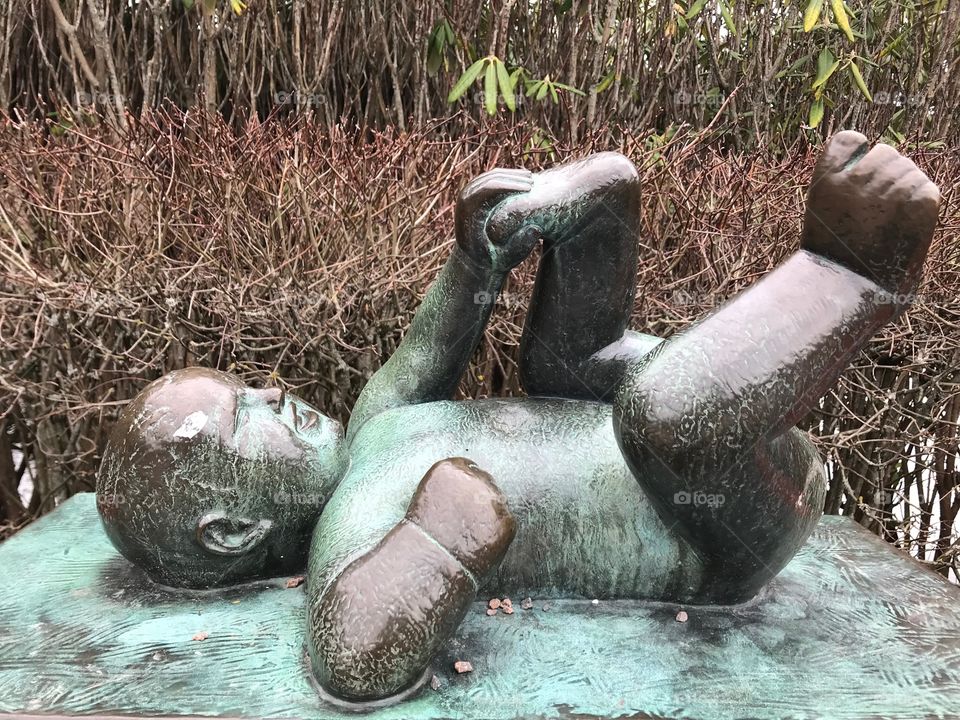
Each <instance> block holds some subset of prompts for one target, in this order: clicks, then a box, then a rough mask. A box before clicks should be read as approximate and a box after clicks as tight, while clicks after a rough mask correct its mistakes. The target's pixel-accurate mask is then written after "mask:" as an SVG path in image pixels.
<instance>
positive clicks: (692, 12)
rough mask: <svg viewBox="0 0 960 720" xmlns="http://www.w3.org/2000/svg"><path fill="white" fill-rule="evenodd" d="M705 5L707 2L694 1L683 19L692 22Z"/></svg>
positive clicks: (701, 0) (703, 0) (702, 0)
mask: <svg viewBox="0 0 960 720" xmlns="http://www.w3.org/2000/svg"><path fill="white" fill-rule="evenodd" d="M706 4H707V0H696V2H695V3H693V5H691V6H690V9H689V10H687V14H686V15H684V16H683V17H684V18H686V19H687V20H693V19H694V18H695V17H696V16H697V15H699V14H700V13H701V12H702V11H703V7H704V5H706Z"/></svg>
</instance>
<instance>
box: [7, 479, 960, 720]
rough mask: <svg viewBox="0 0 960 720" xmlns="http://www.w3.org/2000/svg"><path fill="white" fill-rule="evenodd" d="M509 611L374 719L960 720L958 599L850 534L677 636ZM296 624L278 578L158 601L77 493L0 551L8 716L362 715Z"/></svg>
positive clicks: (836, 525)
mask: <svg viewBox="0 0 960 720" xmlns="http://www.w3.org/2000/svg"><path fill="white" fill-rule="evenodd" d="M611 550H613V551H615V548H612V549H611ZM515 600H517V601H519V600H520V598H515ZM516 605H517V611H516V613H515V614H514V615H512V616H507V615H502V614H501V615H497V616H496V617H492V618H491V617H487V616H486V615H485V614H484V611H483V609H484V608H483V605H482V604H480V603H478V604H477V605H476V606H475V609H474V610H473V611H471V613H470V615H469V616H468V618H467V620H466V621H465V623H464V625H463V627H462V628H461V630H460V632H459V634H458V636H457V638H456V639H455V640H454V641H452V642H451V643H450V645H449V647H448V648H447V649H446V650H445V651H444V653H443V654H442V656H441V657H439V658H438V659H437V661H436V663H435V672H436V675H437V677H438V679H439V680H440V683H441V687H440V688H439V689H438V690H432V689H430V687H426V688H425V689H424V690H423V691H422V692H420V693H419V695H417V696H416V697H415V698H414V699H412V700H408V701H406V702H404V703H403V704H401V705H395V706H392V707H388V708H385V709H381V710H376V711H373V712H372V713H370V715H368V716H367V717H370V718H403V719H408V718H513V717H524V718H527V717H562V718H581V717H591V716H602V717H634V718H703V719H704V720H723V719H724V718H743V717H749V718H821V717H827V718H832V719H834V720H842V719H845V718H864V719H865V718H905V719H909V720H918V719H919V718H960V589H958V588H957V587H954V586H952V585H950V584H948V583H946V582H945V581H943V580H942V579H941V578H939V577H938V576H937V575H935V574H933V573H930V572H928V571H927V570H926V569H925V568H923V567H922V566H920V565H919V564H918V563H915V562H913V561H912V560H910V559H909V558H906V557H904V556H902V555H900V554H898V553H896V552H895V551H893V550H892V549H891V548H889V547H887V546H886V545H884V543H883V542H882V541H880V540H879V539H877V538H875V537H873V536H871V535H870V534H869V533H867V532H866V531H864V530H863V529H862V528H860V527H859V526H857V525H856V524H854V523H853V522H852V521H850V520H846V519H842V518H825V519H824V520H823V521H822V522H821V524H820V526H819V528H818V530H817V532H816V534H815V536H814V537H813V538H812V539H811V541H810V542H809V543H808V545H807V546H806V547H805V548H804V549H803V550H802V551H801V553H800V554H799V555H798V556H797V557H796V559H795V560H794V561H793V562H792V563H791V564H790V565H789V566H788V567H787V568H786V569H785V570H784V571H783V573H781V575H780V576H779V577H778V578H777V579H776V580H775V581H774V583H773V584H772V585H771V586H770V587H769V588H768V589H767V590H766V591H765V593H764V594H763V596H762V597H761V598H759V599H758V600H756V601H754V602H753V603H751V604H749V605H746V606H741V607H738V608H734V609H729V608H728V609H704V608H686V609H687V611H688V613H689V620H688V622H686V623H678V622H676V620H675V615H676V612H677V610H678V608H677V607H676V606H672V605H651V604H643V603H635V602H601V603H599V604H598V605H593V604H591V603H590V602H589V601H587V602H574V601H565V602H552V603H551V602H550V601H548V600H544V599H537V600H536V603H535V605H534V609H533V610H528V611H523V610H520V609H519V602H517V603H516ZM545 605H548V609H547V610H544V609H543V608H544V606H545ZM303 613H304V593H303V588H302V587H301V588H297V589H286V588H285V587H284V586H283V583H282V582H273V583H260V584H257V585H256V586H251V587H249V588H245V589H242V590H233V591H230V592H224V593H214V594H207V595H205V596H194V597H184V596H182V595H178V594H174V593H170V592H166V591H163V590H161V589H158V588H156V587H153V586H151V585H149V583H148V582H147V581H146V580H145V579H144V577H143V576H142V575H141V574H140V573H139V571H137V570H136V569H135V568H132V567H131V566H130V565H129V564H128V563H126V562H125V561H124V560H123V559H122V558H121V557H119V556H118V555H117V554H116V553H115V551H114V550H113V548H112V547H111V546H110V544H109V543H108V542H107V539H106V537H105V536H104V535H103V533H102V531H101V529H100V525H99V521H98V519H97V515H96V510H95V508H94V503H93V496H92V495H81V496H77V497H75V498H73V499H71V500H70V501H69V502H67V503H66V504H65V505H64V506H63V507H61V508H59V509H58V510H57V511H56V512H54V513H52V514H51V515H48V516H47V517H45V518H44V519H42V520H40V521H39V522H37V523H36V524H35V525H33V526H31V527H30V528H28V529H27V530H25V531H23V532H21V533H20V534H18V535H17V536H16V537H14V538H13V539H12V540H10V541H8V542H6V543H3V544H0V713H27V714H60V715H166V716H171V715H180V716H183V715H187V716H190V715H193V716H196V715H204V716H226V717H301V718H334V717H343V716H347V717H354V718H356V717H357V716H356V715H355V714H354V715H345V714H344V713H342V712H341V711H339V710H338V709H337V708H334V707H332V706H330V705H327V704H325V703H324V702H323V701H322V700H320V698H319V696H318V695H317V693H316V691H315V690H314V689H313V687H312V686H311V685H310V682H309V679H308V676H307V672H306V664H305V653H304V619H303ZM200 633H208V637H207V639H206V640H202V641H200V640H194V639H193V638H194V636H197V635H198V634H200ZM459 659H463V660H469V661H470V662H471V663H472V664H473V667H474V672H473V673H470V674H466V675H456V674H455V673H453V671H452V664H453V662H454V661H455V660H459Z"/></svg>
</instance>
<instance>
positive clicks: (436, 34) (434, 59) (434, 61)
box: [427, 25, 443, 75]
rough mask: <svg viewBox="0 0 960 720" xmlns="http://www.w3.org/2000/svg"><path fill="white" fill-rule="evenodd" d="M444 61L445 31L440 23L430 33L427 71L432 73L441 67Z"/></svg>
mask: <svg viewBox="0 0 960 720" xmlns="http://www.w3.org/2000/svg"><path fill="white" fill-rule="evenodd" d="M442 62H443V32H442V28H441V27H440V26H439V25H438V26H437V27H436V28H434V31H433V32H432V33H430V39H429V40H428V41H427V72H428V73H430V74H431V75H432V74H434V73H436V72H437V70H439V69H440V64H441V63H442Z"/></svg>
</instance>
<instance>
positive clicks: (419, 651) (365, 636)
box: [308, 522, 476, 701]
mask: <svg viewBox="0 0 960 720" xmlns="http://www.w3.org/2000/svg"><path fill="white" fill-rule="evenodd" d="M475 593H476V587H475V585H474V581H473V579H472V578H471V577H470V575H469V574H468V573H467V572H465V571H464V569H463V567H462V566H461V565H460V564H459V563H458V562H457V561H456V560H454V558H453V557H452V556H451V555H450V553H449V552H447V551H445V550H444V549H443V548H441V547H439V546H438V545H437V543H436V542H435V541H433V540H431V539H430V538H428V537H427V536H426V535H425V534H424V533H423V532H422V531H421V530H420V529H419V528H417V527H416V526H415V525H413V524H411V523H407V522H403V523H400V524H399V525H397V526H396V527H395V528H394V529H393V530H391V531H390V533H389V534H388V535H387V536H386V537H385V538H384V539H383V541H381V543H380V544H379V545H378V546H377V547H376V548H374V549H373V550H371V551H370V552H369V553H367V554H366V555H364V556H363V557H361V558H359V559H357V560H356V561H354V562H353V563H352V564H351V565H349V566H348V567H347V568H346V569H345V570H344V571H343V572H342V573H341V574H340V576H339V577H338V578H337V579H336V580H335V581H334V582H333V583H332V584H331V585H330V586H329V587H328V588H327V589H326V591H324V592H323V593H322V595H321V596H320V597H319V598H317V599H316V600H315V601H311V604H310V610H309V626H308V642H309V647H310V657H311V662H312V665H313V671H314V674H315V677H316V679H317V681H318V682H319V683H320V685H321V686H323V687H324V688H325V689H326V690H327V691H329V692H330V693H331V694H333V695H336V696H338V697H341V698H344V699H346V700H351V701H365V700H378V699H382V698H386V697H390V696H392V695H396V694H397V693H400V692H402V691H403V690H406V689H407V688H409V687H411V686H412V685H413V684H414V683H416V681H417V679H418V678H419V677H420V676H421V675H422V673H423V672H424V670H425V668H426V667H427V665H428V664H429V662H430V659H431V658H432V657H433V654H434V653H435V652H436V650H437V647H438V645H439V643H440V642H442V641H443V640H444V639H446V638H447V637H448V636H449V635H450V634H451V633H452V632H453V630H454V629H455V628H456V626H457V625H459V623H460V621H461V620H462V619H463V615H464V613H465V612H466V610H467V607H468V606H469V603H470V601H472V599H473V597H474V595H475Z"/></svg>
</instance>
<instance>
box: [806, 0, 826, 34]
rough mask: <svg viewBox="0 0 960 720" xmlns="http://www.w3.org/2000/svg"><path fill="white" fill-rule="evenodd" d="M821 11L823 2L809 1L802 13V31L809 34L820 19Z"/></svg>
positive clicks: (818, 0)
mask: <svg viewBox="0 0 960 720" xmlns="http://www.w3.org/2000/svg"><path fill="white" fill-rule="evenodd" d="M822 10H823V0H810V2H808V3H807V7H806V9H805V10H804V11H803V31H804V32H810V31H811V30H813V27H814V25H816V24H817V21H818V20H819V19H820V12H821V11H822Z"/></svg>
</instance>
